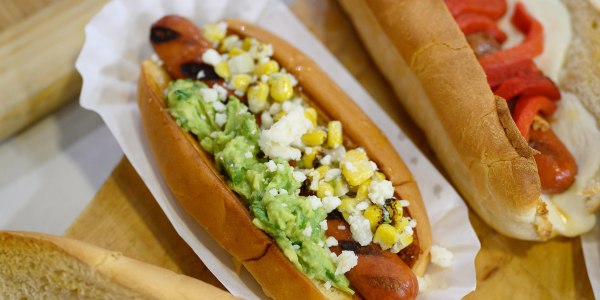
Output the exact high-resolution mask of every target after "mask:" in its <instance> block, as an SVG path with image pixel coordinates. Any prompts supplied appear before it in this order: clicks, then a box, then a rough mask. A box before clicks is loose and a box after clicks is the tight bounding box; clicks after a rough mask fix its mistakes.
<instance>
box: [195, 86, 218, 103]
mask: <svg viewBox="0 0 600 300" xmlns="http://www.w3.org/2000/svg"><path fill="white" fill-rule="evenodd" d="M200 96H201V97H202V100H204V101H205V102H209V103H210V102H215V101H217V99H218V98H219V94H218V93H217V91H216V90H214V89H200Z"/></svg>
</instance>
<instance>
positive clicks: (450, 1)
mask: <svg viewBox="0 0 600 300" xmlns="http://www.w3.org/2000/svg"><path fill="white" fill-rule="evenodd" d="M446 5H447V6H448V9H449V10H450V13H451V14H452V16H454V17H455V18H456V17H457V16H460V15H462V14H465V13H474V14H478V15H484V16H487V17H489V18H491V19H493V20H497V19H500V18H501V17H502V16H503V15H504V14H505V13H506V1H505V0H446Z"/></svg>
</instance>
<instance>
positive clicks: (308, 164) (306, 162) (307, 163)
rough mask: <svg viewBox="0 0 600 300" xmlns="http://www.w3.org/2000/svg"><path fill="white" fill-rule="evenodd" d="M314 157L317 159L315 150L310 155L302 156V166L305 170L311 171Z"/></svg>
mask: <svg viewBox="0 0 600 300" xmlns="http://www.w3.org/2000/svg"><path fill="white" fill-rule="evenodd" d="M315 157H317V151H316V150H315V149H313V151H312V152H311V153H305V154H304V155H303V156H302V164H303V166H304V168H305V169H311V168H312V167H313V162H314V161H315Z"/></svg>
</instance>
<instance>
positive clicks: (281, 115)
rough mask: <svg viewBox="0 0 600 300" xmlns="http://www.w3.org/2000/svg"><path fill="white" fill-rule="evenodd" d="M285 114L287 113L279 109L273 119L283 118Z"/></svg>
mask: <svg viewBox="0 0 600 300" xmlns="http://www.w3.org/2000/svg"><path fill="white" fill-rule="evenodd" d="M285 115H287V113H286V112H285V111H280V112H278V113H277V114H276V115H275V116H274V117H273V120H274V121H279V119H281V118H283V117H284V116H285Z"/></svg>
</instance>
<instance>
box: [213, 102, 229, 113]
mask: <svg viewBox="0 0 600 300" xmlns="http://www.w3.org/2000/svg"><path fill="white" fill-rule="evenodd" d="M213 107H214V108H215V110H216V111H217V112H224V111H225V109H227V107H225V104H223V102H218V101H215V102H213Z"/></svg>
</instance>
